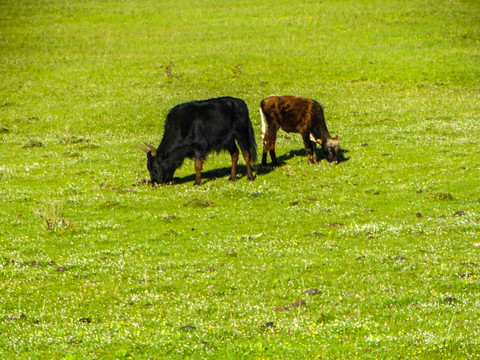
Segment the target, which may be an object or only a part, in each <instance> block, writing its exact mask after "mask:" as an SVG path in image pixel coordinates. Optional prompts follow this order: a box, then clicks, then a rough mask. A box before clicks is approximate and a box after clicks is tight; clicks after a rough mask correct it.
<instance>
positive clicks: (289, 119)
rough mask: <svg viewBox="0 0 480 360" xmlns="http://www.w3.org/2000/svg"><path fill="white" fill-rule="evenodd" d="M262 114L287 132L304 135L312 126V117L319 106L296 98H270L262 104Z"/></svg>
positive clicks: (301, 98)
mask: <svg viewBox="0 0 480 360" xmlns="http://www.w3.org/2000/svg"><path fill="white" fill-rule="evenodd" d="M260 106H261V108H262V112H263V113H264V114H265V116H267V119H268V118H269V119H270V121H273V122H275V123H276V124H275V125H276V126H277V127H278V128H282V129H283V130H284V131H286V132H296V133H303V132H304V131H305V130H306V129H307V128H309V126H310V120H311V118H312V115H313V114H314V113H315V112H316V108H317V107H318V106H319V105H318V103H317V102H316V101H314V100H311V99H307V98H303V97H299V96H294V95H283V96H270V97H267V98H265V99H263V100H262V102H261V103H260Z"/></svg>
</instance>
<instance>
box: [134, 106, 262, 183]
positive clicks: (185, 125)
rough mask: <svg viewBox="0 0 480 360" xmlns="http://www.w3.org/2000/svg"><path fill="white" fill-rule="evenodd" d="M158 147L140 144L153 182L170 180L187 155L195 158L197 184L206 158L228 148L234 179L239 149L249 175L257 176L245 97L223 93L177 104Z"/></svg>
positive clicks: (166, 120)
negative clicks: (239, 97) (223, 94)
mask: <svg viewBox="0 0 480 360" xmlns="http://www.w3.org/2000/svg"><path fill="white" fill-rule="evenodd" d="M164 127H165V128H164V133H163V138H162V141H161V142H160V145H159V146H158V148H155V147H153V146H152V145H150V144H146V145H147V146H148V149H147V148H144V147H143V146H139V147H140V149H142V150H143V151H145V152H146V153H147V159H148V162H147V168H148V170H149V172H150V177H151V180H152V184H153V185H157V184H165V183H169V182H171V181H172V180H173V174H174V173H175V170H176V169H177V168H179V167H180V166H181V165H182V163H183V161H184V159H185V158H187V157H188V158H193V159H194V160H195V183H194V184H195V185H200V183H201V171H202V166H203V163H204V161H205V158H206V156H207V154H208V153H210V152H212V151H216V152H219V151H221V150H227V151H228V152H230V155H231V157H232V169H231V174H230V179H229V180H231V181H234V180H237V163H238V157H239V150H238V147H237V145H236V142H237V143H238V145H239V146H240V149H241V150H242V154H243V158H244V159H245V162H246V164H247V178H248V180H253V172H252V163H254V162H255V161H256V158H257V149H256V143H255V134H254V131H253V127H252V123H251V122H250V116H249V114H248V108H247V104H245V102H244V101H243V100H241V99H236V98H232V97H221V98H215V99H209V100H202V101H192V102H187V103H184V104H179V105H176V106H175V107H173V108H172V109H171V110H170V112H169V113H168V115H167V117H166V119H165V125H164Z"/></svg>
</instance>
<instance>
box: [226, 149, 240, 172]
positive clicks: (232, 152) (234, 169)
mask: <svg viewBox="0 0 480 360" xmlns="http://www.w3.org/2000/svg"><path fill="white" fill-rule="evenodd" d="M229 152H230V155H231V156H232V170H231V172H230V178H229V179H228V180H230V181H236V180H238V178H237V164H238V154H239V151H238V147H237V145H235V143H233V146H232V147H231V149H229Z"/></svg>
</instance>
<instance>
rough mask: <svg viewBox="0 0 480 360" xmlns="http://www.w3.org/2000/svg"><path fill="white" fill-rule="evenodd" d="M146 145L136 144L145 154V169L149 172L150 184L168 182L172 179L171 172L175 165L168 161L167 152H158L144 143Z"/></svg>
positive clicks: (172, 172)
mask: <svg viewBox="0 0 480 360" xmlns="http://www.w3.org/2000/svg"><path fill="white" fill-rule="evenodd" d="M145 145H147V146H148V149H147V148H144V147H143V146H140V145H138V147H139V148H140V149H141V150H143V151H144V152H145V153H146V154H147V169H148V171H149V172H150V179H151V180H152V185H153V186H156V185H161V184H168V183H169V182H171V181H172V180H173V174H174V172H175V167H173V170H172V166H171V164H170V162H169V161H168V154H160V153H159V152H157V149H155V148H154V147H153V146H152V145H150V144H147V143H145Z"/></svg>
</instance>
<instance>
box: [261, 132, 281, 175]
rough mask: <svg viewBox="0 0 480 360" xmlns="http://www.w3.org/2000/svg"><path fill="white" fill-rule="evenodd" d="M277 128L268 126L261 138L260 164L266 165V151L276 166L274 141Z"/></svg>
mask: <svg viewBox="0 0 480 360" xmlns="http://www.w3.org/2000/svg"><path fill="white" fill-rule="evenodd" d="M277 132H278V128H275V127H272V126H269V127H268V128H267V131H266V133H265V137H264V138H263V154H262V165H264V166H265V165H267V152H268V153H270V157H271V158H272V165H274V166H278V165H279V163H278V161H277V156H276V154H275V141H276V140H277Z"/></svg>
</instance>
